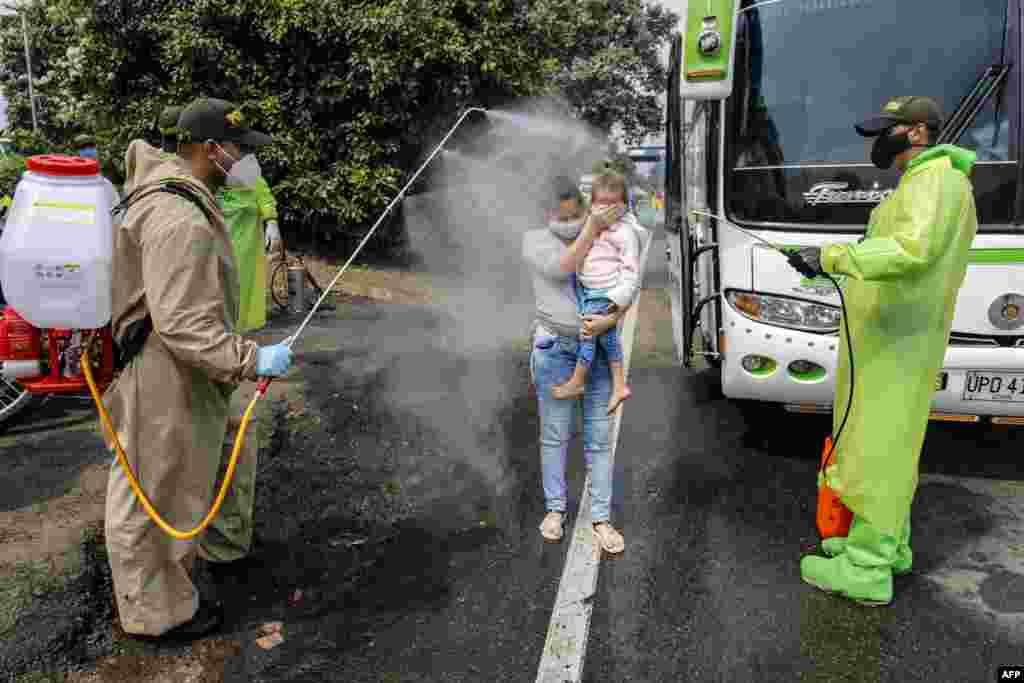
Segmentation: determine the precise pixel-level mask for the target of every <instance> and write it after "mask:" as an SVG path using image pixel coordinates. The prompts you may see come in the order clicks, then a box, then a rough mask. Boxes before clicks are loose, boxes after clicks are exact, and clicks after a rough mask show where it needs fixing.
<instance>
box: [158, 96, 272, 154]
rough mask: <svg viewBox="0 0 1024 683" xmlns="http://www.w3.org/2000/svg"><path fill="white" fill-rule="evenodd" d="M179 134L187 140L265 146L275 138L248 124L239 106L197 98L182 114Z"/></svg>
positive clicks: (179, 120) (224, 101)
mask: <svg viewBox="0 0 1024 683" xmlns="http://www.w3.org/2000/svg"><path fill="white" fill-rule="evenodd" d="M178 135H179V137H180V138H181V139H182V141H183V142H206V141H207V140H213V141H215V142H234V143H235V144H239V145H246V146H248V147H262V146H263V145H269V144H270V143H271V142H273V141H274V140H273V138H271V137H270V136H269V135H267V134H265V133H260V132H258V131H255V130H253V129H251V128H249V127H248V126H247V125H246V122H245V117H244V116H243V115H242V112H241V110H239V108H238V106H237V105H235V104H232V103H231V102H227V101H226V100H218V99H213V98H203V99H199V100H196V101H195V102H193V103H192V104H190V105H188V106H187V107H185V109H184V111H182V112H181V116H179V117H178Z"/></svg>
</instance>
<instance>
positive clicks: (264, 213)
mask: <svg viewBox="0 0 1024 683" xmlns="http://www.w3.org/2000/svg"><path fill="white" fill-rule="evenodd" d="M218 199H219V200H220V202H221V206H222V207H223V209H224V217H225V221H226V222H227V225H228V230H229V231H230V233H231V242H232V245H233V247H234V253H235V262H236V263H237V264H238V275H239V285H240V287H239V289H240V296H239V302H240V304H239V316H238V327H237V329H238V330H239V331H240V332H246V331H252V330H256V329H259V328H261V327H263V326H264V325H265V324H266V320H267V301H266V297H267V258H266V254H265V251H264V237H263V225H264V223H265V222H266V221H268V220H276V219H277V205H276V204H275V202H274V197H273V195H272V194H271V193H270V187H269V186H268V185H267V183H266V181H265V180H263V178H260V179H259V181H258V183H257V186H256V187H255V188H254V189H252V190H244V189H237V188H226V189H225V190H223V191H222V192H221V193H220V196H219V198H218ZM255 390H256V385H255V384H254V383H245V384H242V385H241V386H240V387H239V389H238V391H236V392H235V393H234V394H233V395H232V397H231V408H230V412H229V413H228V415H229V417H228V428H227V433H226V434H225V436H224V443H223V446H222V454H221V460H220V468H219V472H218V476H217V486H218V487H219V486H220V482H221V481H223V477H224V473H225V471H226V469H227V464H228V461H229V459H230V457H231V451H232V448H233V446H234V442H235V439H236V438H237V434H238V429H239V427H240V426H241V417H242V414H243V413H244V412H245V409H246V407H247V406H248V404H249V401H250V400H252V396H253V392H254V391H255ZM268 419H269V411H267V410H265V409H264V408H263V407H262V405H258V406H257V408H256V411H255V413H254V415H253V420H252V422H251V423H250V424H249V428H248V429H247V430H246V434H245V443H244V445H243V447H242V452H241V454H240V455H239V456H238V465H237V466H236V468H235V474H234V478H233V479H232V483H231V487H230V488H229V489H228V493H227V496H225V498H224V503H223V505H222V506H221V509H220V511H219V513H218V514H217V517H216V518H215V519H214V520H213V522H212V523H211V524H210V526H209V527H208V528H207V530H206V532H205V533H204V534H203V537H202V541H201V543H200V545H199V555H200V557H203V558H204V559H206V560H210V561H212V562H232V561H235V560H239V559H241V558H243V557H245V556H246V555H247V554H249V552H250V550H251V549H252V539H253V532H254V530H255V519H254V510H255V503H256V471H257V469H258V455H259V446H260V441H261V440H262V439H263V438H264V437H265V435H266V430H267V420H268Z"/></svg>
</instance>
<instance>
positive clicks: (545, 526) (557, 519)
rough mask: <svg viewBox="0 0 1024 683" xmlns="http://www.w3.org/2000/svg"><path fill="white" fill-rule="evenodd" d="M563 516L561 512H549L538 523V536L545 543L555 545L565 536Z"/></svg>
mask: <svg viewBox="0 0 1024 683" xmlns="http://www.w3.org/2000/svg"><path fill="white" fill-rule="evenodd" d="M564 525H565V515H564V514H563V513H561V512H549V513H548V514H546V515H544V521H543V522H541V523H540V535H541V536H543V537H544V540H545V541H550V542H551V543H557V542H559V541H561V540H562V537H563V536H564V535H565V527H564Z"/></svg>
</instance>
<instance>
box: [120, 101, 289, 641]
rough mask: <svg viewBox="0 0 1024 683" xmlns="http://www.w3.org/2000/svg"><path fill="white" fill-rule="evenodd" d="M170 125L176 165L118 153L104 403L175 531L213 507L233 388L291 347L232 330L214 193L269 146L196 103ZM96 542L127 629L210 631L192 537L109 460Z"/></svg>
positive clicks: (224, 238)
mask: <svg viewBox="0 0 1024 683" xmlns="http://www.w3.org/2000/svg"><path fill="white" fill-rule="evenodd" d="M179 129H180V131H179V134H180V135H182V136H184V137H185V139H184V140H183V141H182V143H181V145H180V146H179V148H178V154H177V156H175V157H173V158H167V157H166V156H164V155H161V154H160V152H159V150H156V149H155V148H153V147H152V146H150V145H146V144H144V143H142V142H141V141H137V142H134V143H132V145H131V146H130V147H129V148H128V152H127V154H126V159H125V161H126V168H127V169H128V171H129V174H130V175H129V178H128V180H127V182H126V184H125V191H126V195H128V196H127V198H126V199H125V201H124V202H123V204H122V208H123V207H126V208H124V213H123V220H122V221H121V223H120V225H119V227H118V228H117V230H116V231H115V235H114V261H113V264H114V277H113V282H114V284H113V316H112V324H113V332H114V336H115V339H116V340H117V342H118V356H119V358H118V361H119V365H121V366H123V367H124V369H123V371H122V372H121V374H120V375H119V376H118V378H117V379H116V380H115V382H114V383H113V384H112V385H111V387H110V388H109V389H108V390H107V392H106V395H105V397H104V403H105V404H106V407H107V410H108V411H109V413H110V416H111V419H112V421H113V425H114V429H115V430H116V432H117V435H118V437H119V439H120V441H121V444H122V445H123V447H124V450H125V452H126V454H127V456H128V460H129V463H130V464H131V466H132V468H133V469H134V471H135V473H136V474H137V476H138V477H139V479H140V482H141V484H142V487H143V489H144V490H145V492H146V495H147V496H148V497H149V498H150V500H151V501H152V502H153V504H154V506H155V508H156V510H157V511H158V512H159V513H160V514H161V515H162V516H163V517H164V519H165V520H166V521H167V522H168V523H169V524H170V525H171V526H173V527H175V528H176V529H179V530H182V531H185V530H189V529H192V528H194V527H195V526H196V525H197V524H199V522H200V521H201V520H202V519H203V517H204V516H205V515H206V513H207V511H208V510H209V508H210V506H211V504H212V501H213V493H214V491H213V488H214V483H215V480H216V477H217V470H218V466H219V465H220V460H221V445H222V443H223V442H224V440H225V435H226V432H227V430H228V419H229V415H230V405H231V396H232V393H233V392H234V390H235V388H236V387H237V385H238V384H239V383H240V382H241V381H243V380H254V379H256V378H257V377H276V376H280V375H283V374H284V373H285V372H287V370H288V368H289V366H290V364H291V352H290V350H289V349H288V348H287V347H285V346H283V345H277V346H270V347H257V345H256V344H255V343H254V342H249V341H245V340H244V339H243V338H242V337H241V336H239V335H238V334H236V333H235V331H234V325H235V321H236V320H237V317H238V276H237V272H236V269H235V264H234V259H233V255H232V247H231V238H230V235H229V234H228V230H227V227H226V225H225V223H224V219H223V215H222V213H221V211H220V209H219V207H218V205H217V201H216V198H215V196H216V192H217V190H218V189H219V188H220V187H221V186H223V184H224V183H225V182H226V177H227V175H228V174H229V173H230V170H231V167H232V166H233V165H234V163H235V162H236V160H237V159H239V158H241V150H240V146H241V145H245V146H251V147H255V146H260V145H264V144H267V143H269V142H270V141H271V140H270V138H269V137H268V136H266V135H263V134H262V133H257V132H255V131H252V130H250V129H248V128H247V127H246V126H245V124H244V121H243V119H242V116H241V114H240V113H239V112H238V110H237V107H235V106H234V105H232V104H231V103H229V102H224V101H223V100H198V101H196V102H194V103H192V104H191V105H189V106H188V107H187V108H186V109H185V110H184V112H182V115H181V117H180V119H179ZM106 543H107V552H108V554H109V557H110V566H111V570H112V574H113V580H114V594H115V599H116V602H117V608H118V614H119V616H120V622H121V626H122V628H123V629H124V631H125V632H126V633H128V634H130V635H134V636H143V637H145V636H150V637H154V636H161V637H164V638H173V639H186V640H187V639H194V638H198V637H201V636H204V635H206V634H208V633H210V632H212V631H214V630H215V629H216V628H217V627H218V626H219V625H220V622H221V620H222V613H221V608H220V605H219V604H217V603H215V602H213V601H207V600H205V599H202V598H201V597H200V595H199V592H198V591H197V589H196V587H195V585H194V583H193V582H192V578H191V577H190V571H191V569H192V565H193V562H194V558H195V551H196V545H197V542H196V540H195V539H193V540H186V541H182V540H176V539H174V538H172V537H170V536H168V535H167V534H165V533H164V532H163V531H162V530H161V529H160V528H159V527H157V526H156V524H155V523H154V522H153V521H152V520H151V519H150V518H149V516H148V514H147V513H146V511H145V510H144V509H143V507H142V505H141V503H140V502H139V501H138V500H136V498H135V494H134V492H133V491H132V489H131V486H130V484H129V481H128V478H127V476H126V475H125V474H124V472H123V471H122V469H121V466H120V464H119V463H117V462H115V463H114V465H113V467H112V469H111V473H110V481H109V484H108V487H107V508H106Z"/></svg>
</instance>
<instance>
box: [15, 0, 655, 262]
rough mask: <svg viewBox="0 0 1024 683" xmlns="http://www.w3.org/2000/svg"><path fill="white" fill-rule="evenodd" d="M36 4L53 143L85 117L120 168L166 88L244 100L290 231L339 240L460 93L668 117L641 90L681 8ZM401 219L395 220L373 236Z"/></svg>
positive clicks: (604, 114) (357, 0)
mask: <svg viewBox="0 0 1024 683" xmlns="http://www.w3.org/2000/svg"><path fill="white" fill-rule="evenodd" d="M577 5H579V7H580V8H577V7H576V6H577ZM566 7H568V8H569V9H568V10H565V9H564V8H566ZM602 7H604V8H606V9H603V10H602V9H601V8H602ZM28 11H29V12H30V14H29V20H30V28H31V41H32V45H33V71H34V72H35V73H36V75H37V76H38V80H37V81H35V84H36V86H37V99H38V100H39V104H40V105H41V107H40V125H41V132H42V134H43V136H44V137H45V138H47V139H49V140H51V141H54V142H56V143H57V144H55V145H52V146H51V149H57V148H60V146H61V144H66V143H67V142H68V141H70V139H71V138H72V137H73V135H74V134H75V133H77V132H81V131H88V132H91V133H93V134H94V135H95V136H96V138H97V142H98V145H99V148H100V154H101V158H103V160H104V162H105V166H104V170H105V172H106V174H107V175H108V176H109V177H110V178H111V180H113V181H114V182H115V183H117V182H121V181H122V179H123V174H124V166H123V152H124V150H125V149H126V147H127V145H128V143H129V142H130V141H131V140H133V139H136V138H139V137H151V138H155V122H156V119H157V116H158V114H159V112H160V110H161V109H162V108H163V107H164V106H166V105H168V104H181V103H187V102H189V101H191V100H193V99H194V98H196V97H202V96H209V97H221V98H223V99H228V100H231V101H233V102H237V103H239V104H240V105H242V107H243V111H244V112H245V114H246V117H247V119H248V120H249V122H250V124H251V125H253V127H255V128H258V129H260V130H265V131H267V132H268V133H270V134H272V135H273V136H274V138H275V144H274V145H273V146H271V147H269V148H268V149H267V150H265V151H264V152H261V154H260V160H261V164H262V165H263V168H264V173H265V175H266V176H267V177H268V179H269V180H270V182H271V185H272V187H273V189H274V191H275V195H276V197H277V200H278V204H279V210H280V213H281V218H282V225H283V227H284V229H285V231H286V236H287V237H289V238H294V237H296V236H298V235H300V234H312V235H316V236H317V237H318V238H319V239H320V240H321V241H322V242H323V241H326V242H330V243H332V244H333V246H334V247H336V248H339V249H342V250H348V249H350V248H351V247H352V246H353V242H354V240H356V239H358V238H359V237H361V236H362V234H363V233H364V231H365V229H366V226H367V224H368V223H370V222H371V221H373V220H374V219H375V218H376V216H377V215H378V214H379V212H380V211H381V210H382V209H383V208H384V206H385V205H386V203H387V202H388V201H389V200H390V198H391V197H393V196H394V195H395V194H396V192H397V191H398V189H399V188H400V187H401V186H402V184H403V183H404V182H405V181H404V178H405V177H407V174H408V173H411V171H412V170H413V169H414V168H416V167H417V166H418V165H419V164H420V163H422V160H423V159H424V158H425V155H426V154H427V153H428V152H429V151H430V149H431V148H432V147H433V145H434V144H436V141H437V140H438V139H439V138H440V136H441V135H442V134H443V132H444V131H445V130H447V129H448V127H450V126H451V124H452V123H453V122H454V121H455V119H456V117H457V116H458V115H459V113H460V112H461V111H462V110H464V108H465V107H467V106H483V107H488V108H491V107H500V106H502V105H503V104H506V103H508V102H510V101H512V100H514V99H517V98H521V97H524V96H546V95H556V94H559V93H560V92H561V91H563V90H564V91H565V94H566V95H567V97H568V101H569V102H570V105H571V107H572V109H573V111H575V112H576V113H577V114H578V115H580V116H582V117H583V118H585V119H587V120H588V121H590V122H592V123H595V124H597V125H599V126H601V127H602V128H605V129H608V128H610V125H611V124H612V123H615V122H618V123H620V124H622V125H623V126H624V127H625V128H626V129H627V130H629V131H633V132H634V133H636V134H637V135H640V134H642V133H643V132H646V131H647V130H648V129H649V128H652V127H656V126H658V125H660V113H659V114H658V116H657V117H654V116H653V115H652V114H651V113H650V112H649V111H648V109H649V107H648V105H647V102H648V100H649V99H651V98H652V97H654V96H655V95H652V94H651V93H656V92H657V90H658V88H660V87H661V82H662V81H663V80H664V79H663V78H661V74H660V72H659V71H658V70H657V69H660V67H657V69H656V68H654V67H653V66H651V65H650V64H649V63H648V61H647V60H648V58H649V57H650V56H654V57H655V62H656V61H657V59H656V56H657V54H658V52H659V48H658V45H657V44H658V41H660V40H662V39H664V37H666V36H667V35H668V33H669V31H670V26H671V25H672V23H673V22H672V21H670V19H672V15H671V14H669V13H667V12H665V11H664V10H662V9H661V8H660V6H658V5H655V4H653V3H646V2H644V0H610V1H609V2H596V1H595V0H584V1H583V2H581V3H576V2H570V3H567V2H565V1H564V0H537V1H536V2H530V3H527V2H524V1H523V0H352V1H350V2H344V3H342V2H338V1H337V0H33V4H32V5H31V6H30V7H29V9H28ZM673 20H674V19H673ZM566 21H568V22H569V24H568V26H567V24H566V23H565V22H566ZM574 22H575V23H574ZM20 34H21V26H20V21H19V20H17V19H15V18H10V19H5V20H3V23H2V24H0V40H2V44H0V86H2V87H3V88H4V90H5V92H7V93H8V97H9V99H10V100H11V106H10V110H9V116H10V118H11V120H12V122H13V124H14V126H15V127H18V128H25V127H29V126H30V124H31V117H30V112H29V109H28V101H27V91H26V88H24V87H23V85H22V80H24V79H23V78H22V77H23V75H24V69H25V67H24V58H23V57H20V56H19V48H18V46H20V45H22V43H21V37H20ZM616 74H618V75H616ZM19 79H21V80H19ZM656 83H657V87H654V86H655V84H656ZM655 118H657V121H656V122H655ZM399 237H400V234H399V231H397V230H385V231H384V234H383V235H382V236H381V237H380V238H379V239H378V240H377V244H376V245H375V246H377V247H382V248H390V247H392V246H394V245H395V243H396V242H397V240H398V239H399Z"/></svg>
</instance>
